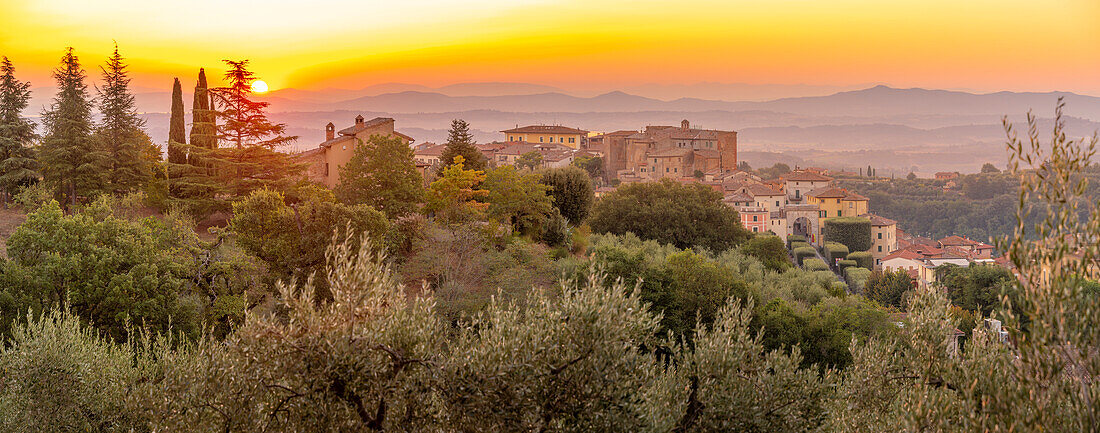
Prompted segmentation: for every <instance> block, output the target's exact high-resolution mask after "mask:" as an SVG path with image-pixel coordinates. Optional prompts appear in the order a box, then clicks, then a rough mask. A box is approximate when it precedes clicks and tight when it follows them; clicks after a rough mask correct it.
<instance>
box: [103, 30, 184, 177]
mask: <svg viewBox="0 0 1100 433" xmlns="http://www.w3.org/2000/svg"><path fill="white" fill-rule="evenodd" d="M126 67H127V65H126V62H125V61H124V60H123V58H122V56H121V55H120V54H119V53H118V46H117V45H116V46H115V52H114V54H112V55H111V57H110V58H108V59H107V65H106V66H103V67H100V70H101V71H103V87H102V88H99V89H98V90H99V114H100V115H101V116H102V119H101V121H100V123H99V125H98V127H97V128H96V132H95V140H96V145H97V147H98V148H99V149H100V151H101V152H103V154H104V156H105V157H106V159H105V163H106V164H105V165H106V172H105V175H106V189H107V191H108V192H114V193H125V192H130V191H135V190H137V189H140V188H141V187H143V186H145V184H146V183H148V182H149V181H150V180H152V174H153V172H152V161H150V160H149V159H148V158H147V156H148V154H149V152H147V150H148V149H149V147H150V146H153V140H152V139H150V138H149V136H148V135H146V134H145V131H144V130H143V129H142V128H144V127H145V120H144V119H142V118H141V117H139V116H138V114H137V108H136V106H135V104H134V95H133V94H131V93H130V77H129V73H128V72H126ZM181 120H182V119H181ZM180 129H181V131H182V127H181V128H180ZM169 132H171V131H169Z"/></svg>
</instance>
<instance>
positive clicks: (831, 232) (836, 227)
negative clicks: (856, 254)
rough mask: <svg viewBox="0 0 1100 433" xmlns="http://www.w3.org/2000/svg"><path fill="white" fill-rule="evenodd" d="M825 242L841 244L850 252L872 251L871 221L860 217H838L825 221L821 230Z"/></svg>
mask: <svg viewBox="0 0 1100 433" xmlns="http://www.w3.org/2000/svg"><path fill="white" fill-rule="evenodd" d="M821 235H822V236H823V237H824V239H825V242H839V243H841V244H844V245H845V246H847V247H848V250H849V251H868V250H870V249H871V220H869V219H867V218H860V217H836V218H829V219H827V220H825V226H824V227H822V228H821Z"/></svg>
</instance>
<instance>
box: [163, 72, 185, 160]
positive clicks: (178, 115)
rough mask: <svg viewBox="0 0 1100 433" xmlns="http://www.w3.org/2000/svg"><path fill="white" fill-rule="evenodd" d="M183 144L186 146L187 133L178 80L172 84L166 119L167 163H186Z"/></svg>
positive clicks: (181, 93) (181, 92)
mask: <svg viewBox="0 0 1100 433" xmlns="http://www.w3.org/2000/svg"><path fill="white" fill-rule="evenodd" d="M183 144H187V132H186V129H185V128H184V125H183V89H182V88H181V87H180V79H179V78H176V79H175V80H174V81H173V82H172V116H171V117H170V118H169V119H168V162H170V163H172V164H183V163H185V162H187V153H186V149H185V148H184V146H181V145H183Z"/></svg>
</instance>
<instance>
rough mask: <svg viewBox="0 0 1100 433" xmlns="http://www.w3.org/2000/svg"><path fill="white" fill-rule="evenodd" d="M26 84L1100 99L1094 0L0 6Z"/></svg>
mask: <svg viewBox="0 0 1100 433" xmlns="http://www.w3.org/2000/svg"><path fill="white" fill-rule="evenodd" d="M0 17H3V18H0V19H2V20H3V21H4V22H3V25H0V55H6V56H8V57H9V58H11V60H12V61H13V62H15V65H16V70H17V73H18V74H19V77H20V78H21V79H24V80H30V81H31V82H32V85H34V86H36V87H37V86H48V85H51V84H52V80H51V78H50V76H49V73H50V70H51V68H53V67H55V66H56V64H57V62H58V59H59V58H60V57H61V55H62V53H63V51H64V48H65V47H67V46H72V47H74V48H75V50H76V53H77V55H78V56H80V58H81V60H82V61H83V62H84V63H85V65H86V67H88V69H89V71H90V72H91V74H92V75H93V76H97V75H98V74H97V73H96V72H97V71H98V67H97V66H96V65H98V64H101V63H102V62H103V61H104V60H105V58H106V57H107V55H108V54H109V53H110V51H111V50H112V48H113V46H114V44H115V43H117V44H118V46H119V49H120V52H121V53H122V55H123V56H124V57H126V58H128V59H129V61H130V63H131V64H132V73H133V77H134V84H135V85H136V86H138V87H147V88H153V89H167V88H169V87H170V85H171V80H172V77H180V78H181V79H185V82H193V77H194V75H195V74H196V73H197V69H198V67H200V66H201V67H206V68H207V70H208V72H209V73H213V74H214V75H217V74H218V73H219V72H220V71H221V70H222V69H221V66H220V60H221V59H250V60H251V62H252V67H253V70H254V71H255V72H256V74H257V75H258V76H259V77H261V79H263V80H264V81H266V82H267V83H268V84H269V86H270V87H271V89H272V90H275V89H281V88H288V87H293V88H299V89H322V88H349V89H357V88H364V87H367V86H370V85H372V84H379V83H386V82H401V83H414V84H423V85H429V86H441V85H446V84H452V83H459V82H491V81H503V82H528V83H538V84H548V85H554V86H558V87H562V88H566V89H575V90H586V89H613V88H614V87H615V86H626V85H638V84H646V83H656V84H694V83H700V82H717V83H750V84H811V85H835V86H850V85H854V84H860V83H885V84H888V85H892V86H896V87H925V88H943V89H967V90H974V91H980V92H993V91H1000V90H1012V91H1054V90H1059V91H1071V92H1077V93H1085V94H1091V95H1100V0H1044V1H1035V0H888V1H884V0H812V1H811V0H766V1H761V0H747V1H746V0H678V1H668V0H662V1H653V0H631V1H619V0H462V1H452V0H388V1H375V0H361V1H353V0H311V1H309V0H307V1H303V0H263V1H248V0H191V1H176V0H174V1H170V2H161V1H157V0H96V1H88V0H0Z"/></svg>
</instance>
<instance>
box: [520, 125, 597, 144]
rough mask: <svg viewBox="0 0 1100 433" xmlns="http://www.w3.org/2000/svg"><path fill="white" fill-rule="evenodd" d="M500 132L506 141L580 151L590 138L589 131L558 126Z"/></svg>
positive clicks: (539, 126) (530, 127) (521, 128)
mask: <svg viewBox="0 0 1100 433" xmlns="http://www.w3.org/2000/svg"><path fill="white" fill-rule="evenodd" d="M500 132H503V133H504V141H518V142H525V143H532V144H535V143H546V144H549V143H554V144H561V145H564V146H568V147H571V148H573V149H579V148H580V147H581V146H582V145H583V144H585V143H586V141H585V140H586V139H587V138H588V131H585V130H582V129H576V128H569V127H565V126H557V125H532V126H524V127H520V128H515V129H506V130H504V131H500Z"/></svg>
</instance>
